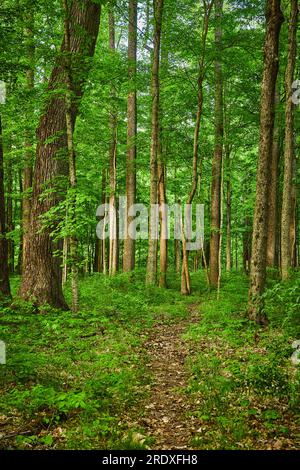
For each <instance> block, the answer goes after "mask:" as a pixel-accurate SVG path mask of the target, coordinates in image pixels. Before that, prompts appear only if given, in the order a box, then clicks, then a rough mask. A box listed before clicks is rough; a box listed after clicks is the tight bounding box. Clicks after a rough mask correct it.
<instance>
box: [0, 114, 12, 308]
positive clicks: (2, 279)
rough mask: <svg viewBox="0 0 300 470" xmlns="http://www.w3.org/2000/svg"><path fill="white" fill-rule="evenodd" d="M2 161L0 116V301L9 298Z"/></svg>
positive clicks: (0, 120) (0, 122)
mask: <svg viewBox="0 0 300 470" xmlns="http://www.w3.org/2000/svg"><path fill="white" fill-rule="evenodd" d="M3 160H4V159H3V135H2V119H1V114H0V300H1V298H3V297H4V298H5V297H10V285H9V268H8V246H7V238H6V217H5V195H4V161H3Z"/></svg>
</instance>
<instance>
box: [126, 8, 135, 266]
mask: <svg viewBox="0 0 300 470" xmlns="http://www.w3.org/2000/svg"><path fill="white" fill-rule="evenodd" d="M128 63H129V66H128V77H129V84H128V86H129V89H128V98H127V159H126V237H125V241H124V255H123V270H124V272H130V271H132V270H133V269H134V267H135V240H133V239H132V238H131V237H130V236H129V234H128V228H129V225H130V224H131V222H132V220H133V217H131V216H129V215H128V209H129V208H130V207H131V206H132V205H133V204H134V203H135V199H136V133H137V98H136V67H137V0H129V24H128Z"/></svg>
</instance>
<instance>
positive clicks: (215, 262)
mask: <svg viewBox="0 0 300 470" xmlns="http://www.w3.org/2000/svg"><path fill="white" fill-rule="evenodd" d="M215 10H216V32H215V47H216V51H217V58H216V62H215V87H216V88H215V151H214V158H213V163H212V187H211V235H210V284H211V286H213V287H218V283H219V276H220V263H219V259H220V256H219V251H220V238H221V190H222V188H221V179H222V158H223V134H224V122H223V121H224V119H223V77H222V63H221V53H222V51H221V48H222V14H223V0H216V2H215Z"/></svg>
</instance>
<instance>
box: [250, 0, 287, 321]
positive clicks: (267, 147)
mask: <svg viewBox="0 0 300 470" xmlns="http://www.w3.org/2000/svg"><path fill="white" fill-rule="evenodd" d="M266 20H267V28H266V37H265V49H264V71H263V79H262V88H261V114H260V144H259V158H258V171H257V185H256V204H255V213H254V224H253V239H252V259H251V273H250V278H251V279H250V291H249V309H248V312H249V317H250V318H251V319H252V320H255V321H256V322H257V323H260V324H265V323H266V322H267V319H266V315H265V312H264V310H263V302H262V298H261V295H262V294H263V292H264V289H265V282H266V261H267V238H268V232H267V229H268V203H269V201H268V198H269V187H270V166H271V161H272V148H273V131H274V114H275V88H276V79H277V74H278V64H279V62H278V60H279V59H278V48H279V33H280V29H281V25H282V22H283V16H282V12H281V9H280V0H268V1H267V12H266Z"/></svg>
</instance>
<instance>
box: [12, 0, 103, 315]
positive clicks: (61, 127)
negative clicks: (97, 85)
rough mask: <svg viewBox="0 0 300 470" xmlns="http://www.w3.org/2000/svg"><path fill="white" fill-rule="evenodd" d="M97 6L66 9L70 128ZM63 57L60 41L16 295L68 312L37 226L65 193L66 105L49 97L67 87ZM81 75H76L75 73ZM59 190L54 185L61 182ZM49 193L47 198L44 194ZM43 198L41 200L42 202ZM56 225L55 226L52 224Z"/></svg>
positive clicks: (56, 265)
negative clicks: (71, 95)
mask: <svg viewBox="0 0 300 470" xmlns="http://www.w3.org/2000/svg"><path fill="white" fill-rule="evenodd" d="M99 20H100V6H99V4H96V3H94V2H91V1H86V2H84V4H83V3H82V2H80V1H79V0H73V1H72V3H71V7H70V44H71V52H72V56H73V57H72V64H73V68H72V75H73V76H72V85H73V93H74V95H75V96H76V104H75V105H74V107H73V109H72V120H73V127H74V123H75V119H76V115H77V109H78V102H79V99H80V97H81V96H82V93H83V86H84V77H85V76H86V75H87V60H86V59H87V58H88V57H89V56H92V55H93V53H94V50H95V44H96V39H97V35H98V30H99ZM65 52H66V44H65V40H63V43H62V47H61V55H60V56H59V57H58V59H57V63H56V65H55V67H54V69H53V71H52V74H51V78H50V81H49V85H48V91H49V93H50V94H51V96H50V97H49V98H48V102H47V104H46V107H45V111H44V114H43V116H42V118H41V120H40V124H39V126H38V129H37V137H38V146H37V151H36V161H35V171H34V182H33V196H32V208H31V218H30V230H29V234H28V245H27V250H26V252H27V256H26V258H25V259H24V266H23V276H22V284H21V288H20V296H21V297H22V298H23V299H25V300H28V299H31V300H34V302H35V303H36V304H37V305H43V304H45V303H48V304H50V305H51V306H53V307H58V308H67V304H66V302H65V299H64V297H63V293H62V287H61V262H60V260H59V259H57V258H55V257H54V256H53V251H54V250H55V248H56V247H54V246H53V242H52V239H51V232H52V230H53V226H52V227H50V228H49V227H42V223H41V216H43V215H44V214H46V213H47V212H48V211H49V210H50V209H51V208H53V207H54V206H55V205H56V204H57V202H58V200H59V195H60V194H65V191H66V185H65V181H66V179H67V177H68V164H67V161H66V159H65V158H64V157H62V155H61V153H62V150H63V149H65V148H66V147H67V137H66V133H67V129H66V127H67V124H66V105H65V96H64V94H61V93H60V94H58V92H56V93H54V92H55V91H56V90H58V89H61V88H62V87H63V88H64V87H65V85H66V78H67V77H66V73H65V69H64V58H63V55H64V53H65ZM79 70H80V74H78V71H79ZM62 181H63V187H60V185H59V183H62ZM46 189H47V190H48V194H47V196H45V193H44V191H45V190H46ZM42 194H43V198H41V196H42ZM53 225H54V226H55V225H56V222H55V221H54V222H53Z"/></svg>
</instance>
